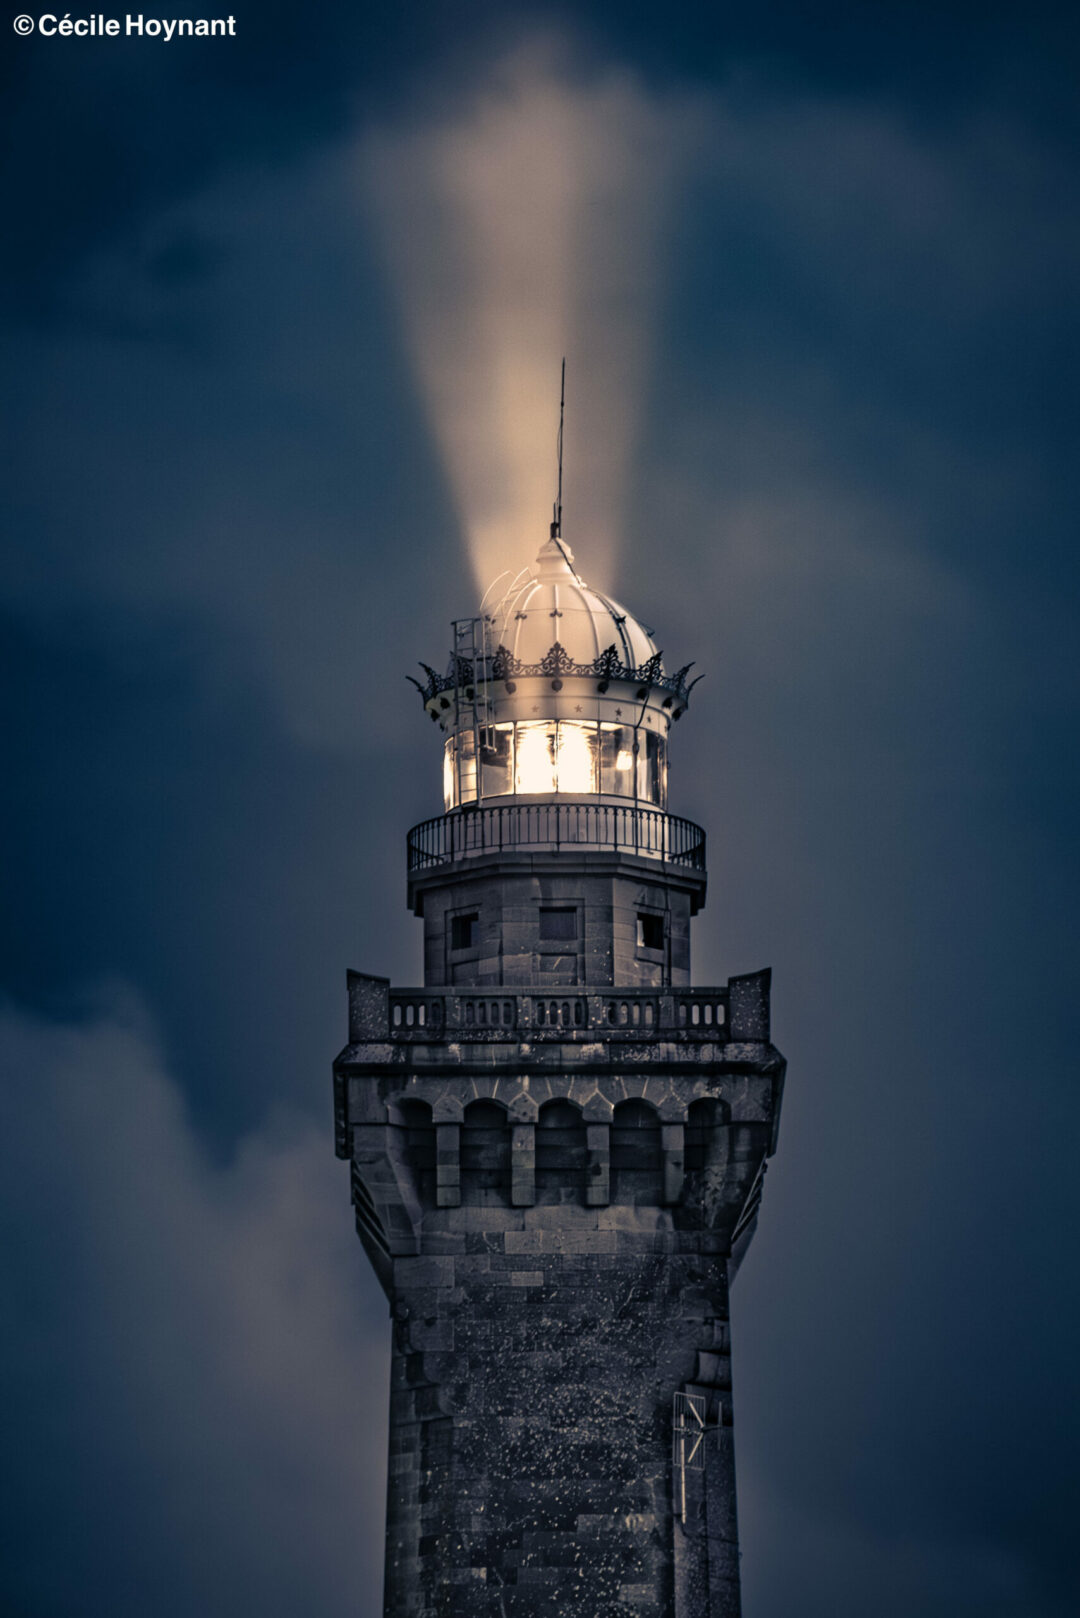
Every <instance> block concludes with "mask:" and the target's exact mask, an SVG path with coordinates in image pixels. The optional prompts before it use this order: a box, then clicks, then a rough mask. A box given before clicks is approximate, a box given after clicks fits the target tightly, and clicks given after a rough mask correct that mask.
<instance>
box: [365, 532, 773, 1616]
mask: <svg viewBox="0 0 1080 1618" xmlns="http://www.w3.org/2000/svg"><path fill="white" fill-rule="evenodd" d="M559 528H560V525H559V523H558V522H556V523H555V524H553V525H552V537H551V539H550V540H549V541H548V542H547V543H546V544H544V546H543V547H542V549H541V550H540V553H539V555H538V556H537V558H536V561H535V564H534V566H533V568H532V569H531V570H529V572H528V576H527V577H521V578H519V579H518V580H516V581H515V582H514V584H513V585H512V586H511V587H510V588H509V589H508V590H507V591H506V593H505V595H504V596H503V598H502V600H501V601H500V602H498V604H497V605H494V606H492V607H491V608H490V610H488V611H486V612H485V611H482V612H481V613H480V614H479V615H478V616H475V617H472V618H465V619H461V620H458V621H457V622H456V623H455V625H454V632H453V649H452V652H451V655H450V660H449V665H448V667H447V672H446V673H445V674H440V673H438V672H437V671H436V670H434V669H427V676H428V678H427V682H426V684H424V685H421V686H420V691H421V696H422V699H423V704H424V708H425V710H426V712H427V714H428V716H429V717H430V720H431V722H432V723H433V725H434V726H435V727H437V734H438V738H439V741H440V742H441V746H442V778H443V797H444V813H443V814H441V815H439V816H437V817H436V818H435V819H432V820H426V821H424V822H423V823H422V824H421V825H418V826H416V827H414V828H413V830H412V831H411V832H410V833H409V835H408V899H409V905H410V907H411V909H412V910H413V912H414V914H415V915H417V916H418V917H420V918H421V919H422V921H423V927H424V983H423V986H422V987H418V988H394V987H392V986H391V985H390V983H389V982H388V981H387V980H386V979H385V978H378V977H370V976H366V975H364V974H361V973H358V972H353V973H350V974H349V1043H348V1045H347V1046H346V1048H345V1049H344V1051H343V1052H342V1053H341V1055H340V1056H339V1057H338V1059H337V1062H336V1063H335V1066H334V1085H335V1102H336V1126H337V1150H338V1154H339V1156H341V1157H343V1158H347V1159H349V1161H350V1163H351V1172H352V1196H353V1202H354V1205H355V1210H356V1224H357V1230H358V1231H359V1235H360V1239H361V1241H362V1242H363V1245H364V1248H365V1250H366V1252H367V1254H368V1257H369V1258H370V1260H371V1262H372V1264H373V1265H374V1267H375V1270H376V1272H377V1274H378V1276H379V1279H380V1281H381V1282H382V1284H383V1286H384V1288H385V1290H386V1293H387V1296H388V1298H389V1300H390V1311H391V1316H392V1321H393V1371H392V1379H391V1390H390V1401H391V1402H390V1464H389V1492H388V1509H387V1550H386V1584H385V1604H384V1609H383V1610H384V1615H385V1618H736V1615H737V1614H738V1612H739V1551H738V1536H737V1527H736V1512H735V1466H734V1451H733V1429H732V1382H731V1328H730V1322H729V1289H730V1286H731V1281H732V1278H733V1276H734V1274H735V1270H736V1268H737V1266H738V1264H739V1261H740V1259H741V1258H742V1256H743V1254H744V1252H745V1250H746V1247H747V1244H748V1243H749V1240H750V1237H751V1235H752V1233H753V1229H754V1224H755V1220H756V1216H757V1210H758V1205H759V1203H760V1200H761V1189H762V1179H763V1174H764V1169H765V1163H766V1159H767V1158H768V1157H769V1155H770V1154H771V1153H772V1151H773V1150H774V1147H775V1144H776V1131H777V1124H778V1120H779V1112H780V1099H781V1091H782V1087H783V1078H784V1061H783V1058H782V1057H781V1056H780V1054H779V1053H778V1052H777V1050H776V1049H775V1048H774V1047H773V1045H772V1044H771V1043H770V1038H769V974H768V972H767V971H762V972H756V973H752V974H750V975H748V976H741V977H734V978H731V979H729V980H728V982H727V983H726V984H723V985H718V986H715V987H706V988H701V987H694V986H692V983H691V971H690V921H691V918H692V917H693V916H694V915H695V914H696V912H697V911H698V910H699V909H700V908H701V906H702V905H703V904H704V902H705V886H706V871H705V833H704V832H703V831H702V830H701V829H700V828H699V827H698V826H695V825H693V824H692V823H691V822H689V821H687V820H683V819H680V818H679V817H677V816H675V815H673V814H671V813H669V811H668V749H669V743H670V741H671V737H672V732H673V728H674V725H675V722H676V721H678V720H680V719H681V718H682V715H683V714H684V712H685V711H686V706H687V701H688V697H689V690H690V687H689V686H688V684H687V673H688V669H687V668H682V669H680V670H679V671H678V672H677V673H668V672H666V670H665V666H664V663H663V660H662V655H661V653H660V652H659V651H658V650H657V647H656V646H655V644H654V642H653V639H652V636H651V634H650V633H649V632H648V631H647V630H646V629H645V628H644V627H643V626H642V625H641V624H640V623H639V622H638V621H637V620H636V619H635V618H634V617H633V616H632V615H631V614H630V613H629V612H627V611H626V610H625V608H623V607H621V606H619V605H618V603H617V602H615V601H613V600H611V599H609V598H608V597H607V596H605V595H604V594H602V593H601V592H600V591H599V590H594V589H591V588H590V587H589V586H588V585H587V584H586V583H585V582H584V580H583V579H582V578H581V576H580V574H579V573H578V572H577V568H576V565H575V562H574V558H573V555H572V553H571V551H570V549H569V547H568V546H567V545H566V544H565V543H564V541H563V540H562V538H561V535H560V532H559ZM425 667H426V665H425Z"/></svg>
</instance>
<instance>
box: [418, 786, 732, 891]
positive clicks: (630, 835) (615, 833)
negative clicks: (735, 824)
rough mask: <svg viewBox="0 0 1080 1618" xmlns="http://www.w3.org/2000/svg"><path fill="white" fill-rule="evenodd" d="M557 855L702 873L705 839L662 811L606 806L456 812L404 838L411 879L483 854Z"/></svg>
mask: <svg viewBox="0 0 1080 1618" xmlns="http://www.w3.org/2000/svg"><path fill="white" fill-rule="evenodd" d="M561 848H587V849H596V850H598V851H602V850H604V849H610V850H611V851H612V852H613V853H617V854H638V855H641V856H643V857H644V858H646V859H655V860H665V861H667V862H669V863H670V864H672V865H686V866H689V867H691V869H693V870H695V871H704V869H705V833H704V832H703V831H702V829H701V827H700V826H695V825H694V823H693V821H692V820H682V819H680V817H679V816H678V815H669V814H666V813H665V812H664V810H662V809H644V808H641V807H640V806H637V805H634V804H628V805H626V806H625V807H623V806H622V805H620V804H610V803H508V804H499V805H492V806H491V807H484V808H476V809H469V808H465V809H454V810H451V812H450V813H449V814H446V815H437V816H436V817H435V818H434V819H433V820H424V821H422V822H421V823H420V825H419V826H414V827H413V829H412V831H411V832H410V833H409V838H408V849H409V872H410V875H411V874H412V873H414V872H417V871H425V870H428V869H430V868H431V867H433V866H439V865H451V864H453V863H454V861H455V860H462V859H470V858H473V857H476V856H479V855H482V854H497V853H503V852H512V851H514V850H516V849H536V850H548V851H552V852H556V853H557V852H558V851H559V849H561Z"/></svg>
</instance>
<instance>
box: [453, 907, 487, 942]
mask: <svg viewBox="0 0 1080 1618" xmlns="http://www.w3.org/2000/svg"><path fill="white" fill-rule="evenodd" d="M479 919H480V916H479V912H478V911H475V910H474V911H473V913H472V915H470V916H451V918H450V948H451V949H472V947H473V942H474V940H475V937H476V923H477V922H478V921H479Z"/></svg>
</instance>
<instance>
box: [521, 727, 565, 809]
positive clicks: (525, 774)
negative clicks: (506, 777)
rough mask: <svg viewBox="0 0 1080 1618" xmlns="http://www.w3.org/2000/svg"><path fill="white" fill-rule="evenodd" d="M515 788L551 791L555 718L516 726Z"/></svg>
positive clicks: (553, 775) (553, 772)
mask: <svg viewBox="0 0 1080 1618" xmlns="http://www.w3.org/2000/svg"><path fill="white" fill-rule="evenodd" d="M514 790H515V792H522V793H528V792H554V791H555V721H554V719H546V720H545V719H542V720H539V721H537V722H535V723H534V722H532V721H526V722H525V723H523V724H520V725H518V727H517V738H516V742H515V749H514Z"/></svg>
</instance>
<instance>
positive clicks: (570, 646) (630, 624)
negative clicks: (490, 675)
mask: <svg viewBox="0 0 1080 1618" xmlns="http://www.w3.org/2000/svg"><path fill="white" fill-rule="evenodd" d="M573 562H574V557H573V552H572V551H571V550H570V547H569V546H568V545H567V544H566V541H565V540H562V539H549V540H548V541H547V542H546V543H545V544H544V545H543V546H542V547H541V549H540V552H539V554H538V556H537V558H536V563H535V569H536V571H535V572H534V574H533V576H532V577H531V578H529V579H527V580H526V581H525V583H524V584H522V585H518V586H515V587H514V588H513V589H512V590H511V591H510V593H509V594H508V595H507V596H505V597H504V599H503V600H502V601H501V602H500V603H499V605H498V607H497V608H496V609H495V611H494V612H493V613H492V614H491V620H492V621H491V630H490V643H491V646H492V648H493V649H494V648H495V647H496V646H498V645H500V644H501V645H503V646H504V647H505V648H506V650H507V651H508V652H509V653H510V654H511V656H513V657H514V658H516V659H517V661H518V662H519V663H524V664H533V663H539V662H540V661H541V660H542V659H543V658H544V657H545V656H546V655H547V653H548V652H550V650H551V648H552V646H553V645H554V644H555V642H556V641H557V642H558V643H559V645H560V646H561V647H562V648H563V650H564V651H565V652H566V653H567V654H568V656H569V657H570V659H571V661H572V662H574V663H578V664H584V665H591V664H592V663H593V661H594V660H595V659H596V658H598V657H599V656H600V654H601V653H602V652H605V651H607V649H608V647H609V646H614V647H615V650H616V652H617V653H618V656H619V661H620V662H621V663H624V664H626V666H627V667H628V668H631V669H636V668H639V667H640V666H641V665H642V664H643V663H647V662H648V661H649V659H650V658H651V657H654V656H655V655H656V647H655V645H654V644H653V641H652V638H651V636H650V635H649V634H648V632H647V631H646V630H645V628H644V627H643V625H641V624H639V623H638V621H637V619H636V618H634V617H632V616H631V615H630V613H628V612H627V610H626V608H625V607H620V605H619V603H618V602H617V601H612V599H611V597H610V596H606V595H603V594H601V592H600V591H599V590H593V589H590V587H589V586H588V585H587V584H586V583H585V581H584V580H583V579H582V578H581V577H580V576H579V575H578V573H577V572H576V571H575V569H574V566H573Z"/></svg>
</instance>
